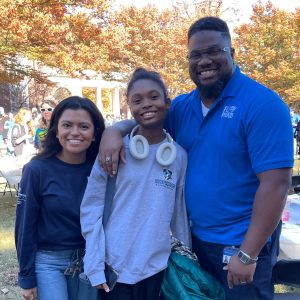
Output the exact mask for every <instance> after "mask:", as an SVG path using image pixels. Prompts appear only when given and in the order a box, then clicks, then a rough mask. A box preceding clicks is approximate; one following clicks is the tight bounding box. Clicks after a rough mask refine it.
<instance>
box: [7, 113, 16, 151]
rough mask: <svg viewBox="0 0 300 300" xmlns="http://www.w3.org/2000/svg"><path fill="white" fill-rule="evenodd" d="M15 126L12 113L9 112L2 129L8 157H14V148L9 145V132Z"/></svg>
mask: <svg viewBox="0 0 300 300" xmlns="http://www.w3.org/2000/svg"><path fill="white" fill-rule="evenodd" d="M14 125H15V119H14V115H13V113H12V112H9V113H8V115H7V119H6V120H5V123H4V129H5V130H6V140H5V141H6V145H7V154H8V155H9V156H12V155H14V147H13V145H12V143H11V131H12V129H13V127H14Z"/></svg>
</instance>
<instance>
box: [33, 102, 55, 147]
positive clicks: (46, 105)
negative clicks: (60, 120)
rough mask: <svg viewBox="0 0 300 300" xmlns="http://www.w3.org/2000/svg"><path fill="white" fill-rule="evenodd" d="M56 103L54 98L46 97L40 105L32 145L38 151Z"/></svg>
mask: <svg viewBox="0 0 300 300" xmlns="http://www.w3.org/2000/svg"><path fill="white" fill-rule="evenodd" d="M55 106H56V103H55V102H54V100H51V99H46V100H44V101H43V102H42V103H41V105H40V111H41V118H40V120H39V125H38V127H37V129H36V133H35V139H34V147H35V148H36V149H37V150H38V151H40V150H41V149H42V148H43V142H44V140H45V136H46V134H47V131H48V127H49V124H50V119H51V115H52V111H53V110H54V108H55Z"/></svg>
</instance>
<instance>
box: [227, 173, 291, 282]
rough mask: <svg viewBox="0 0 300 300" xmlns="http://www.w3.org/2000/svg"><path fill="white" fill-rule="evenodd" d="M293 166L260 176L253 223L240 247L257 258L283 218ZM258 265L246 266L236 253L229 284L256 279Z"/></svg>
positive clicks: (229, 275)
mask: <svg viewBox="0 0 300 300" xmlns="http://www.w3.org/2000/svg"><path fill="white" fill-rule="evenodd" d="M291 174H292V169H291V168H282V169H274V170H270V171H265V172H262V173H260V174H258V175H257V177H258V179H259V181H260V184H259V187H258V189H257V191H256V194H255V200H254V204H253V211H252V217H251V222H250V225H249V227H248V231H247V233H246V235H245V238H244V241H243V242H242V244H241V247H240V250H242V251H244V252H245V253H247V254H248V255H249V256H250V257H251V258H256V257H257V256H258V254H259V252H260V251H261V249H262V248H263V246H264V245H265V243H266V241H267V239H268V237H270V236H271V235H272V233H273V231H274V230H275V228H276V226H277V225H278V222H279V220H280V218H281V214H282V211H283V208H284V205H285V202H286V197H287V193H288V189H289V187H290V186H291ZM255 268H256V264H251V265H244V264H243V263H242V262H241V261H240V260H239V258H238V257H237V256H236V255H235V256H233V257H232V259H231V260H230V263H229V264H228V276H227V279H228V285H229V287H233V285H239V284H241V283H244V282H247V283H250V282H252V281H253V275H254V272H255Z"/></svg>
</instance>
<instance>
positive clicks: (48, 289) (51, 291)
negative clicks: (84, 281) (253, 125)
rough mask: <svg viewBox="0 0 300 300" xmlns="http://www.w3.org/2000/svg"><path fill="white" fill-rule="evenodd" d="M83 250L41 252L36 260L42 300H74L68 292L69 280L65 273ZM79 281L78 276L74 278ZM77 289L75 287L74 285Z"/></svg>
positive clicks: (38, 289)
mask: <svg viewBox="0 0 300 300" xmlns="http://www.w3.org/2000/svg"><path fill="white" fill-rule="evenodd" d="M82 254H83V250H61V251H43V250H39V251H38V252H37V254H36V259H35V270H36V278H37V292H38V299H40V300H53V299H61V300H68V299H73V296H72V297H70V295H69V294H70V290H69V291H68V278H67V276H65V275H64V271H65V270H66V268H67V267H68V266H69V264H70V263H71V262H72V261H74V259H76V258H77V257H79V255H82ZM73 279H74V280H76V279H77V280H78V281H79V278H78V274H76V275H75V277H74V278H73ZM74 287H75V285H74Z"/></svg>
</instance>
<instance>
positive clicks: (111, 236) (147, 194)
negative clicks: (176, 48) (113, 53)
mask: <svg viewBox="0 0 300 300" xmlns="http://www.w3.org/2000/svg"><path fill="white" fill-rule="evenodd" d="M126 96H127V102H128V105H129V107H130V110H131V114H132V116H133V117H134V119H135V121H136V122H137V124H138V125H137V126H136V127H135V128H134V129H133V131H132V132H131V134H130V136H126V137H124V144H125V151H126V158H127V160H126V164H124V163H123V164H122V163H121V164H120V166H119V170H118V175H117V179H116V191H115V195H114V198H113V201H112V208H111V212H110V216H109V219H108V222H107V224H106V227H105V229H104V228H103V225H102V218H103V208H104V204H105V203H104V202H105V190H106V183H107V174H106V173H105V172H104V170H103V169H102V168H101V166H100V164H99V160H98V159H96V161H95V164H94V166H93V169H92V172H91V175H90V177H89V179H88V185H87V188H86V191H85V195H84V197H83V200H82V204H81V216H80V218H81V228H82V234H83V236H84V238H85V239H86V255H85V258H84V265H85V274H86V275H87V276H88V278H89V280H90V282H91V284H92V285H93V286H96V287H97V288H99V289H101V290H102V291H101V294H102V297H103V299H108V300H141V299H143V300H155V299H159V293H160V285H161V282H162V280H163V274H164V270H165V269H166V267H167V262H168V258H169V255H170V252H171V236H170V233H172V234H173V235H174V236H175V237H176V238H178V239H180V240H181V241H183V242H184V243H185V244H186V245H187V246H190V230H189V222H188V218H187V213H186V207H185V200H184V181H185V172H186V166H187V155H186V152H185V151H184V150H183V148H181V147H180V146H179V145H178V144H177V143H175V142H173V140H172V139H171V137H170V136H169V135H168V133H166V132H165V130H164V129H163V126H164V120H165V116H166V113H167V108H168V106H169V102H170V99H168V97H167V90H166V87H165V85H164V83H163V81H162V79H161V77H160V76H159V74H158V73H156V72H153V71H147V70H145V69H137V70H136V71H135V72H134V73H133V75H132V78H131V80H130V81H129V83H128V87H127V94H126ZM110 159H111V158H110V157H107V158H106V160H107V161H108V162H109V161H110ZM105 262H106V263H108V264H109V265H111V266H112V267H113V268H114V269H115V270H116V271H117V272H118V273H119V278H118V282H117V284H116V286H115V287H114V289H113V290H112V291H109V288H108V286H107V284H106V278H105V275H104V264H105ZM104 291H105V292H106V293H105V292H104Z"/></svg>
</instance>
